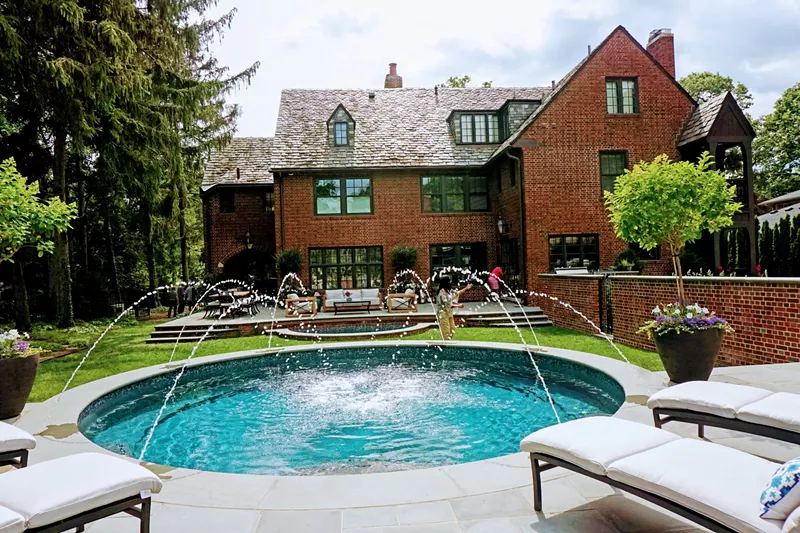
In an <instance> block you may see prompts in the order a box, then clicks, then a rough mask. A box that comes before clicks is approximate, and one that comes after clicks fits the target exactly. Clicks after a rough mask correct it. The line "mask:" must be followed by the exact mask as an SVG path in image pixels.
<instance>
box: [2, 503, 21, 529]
mask: <svg viewBox="0 0 800 533" xmlns="http://www.w3.org/2000/svg"><path fill="white" fill-rule="evenodd" d="M24 529H25V519H24V518H22V517H21V516H20V515H19V514H17V513H15V512H14V511H12V510H11V509H6V508H5V507H2V506H0V533H21V532H22V531H23V530H24Z"/></svg>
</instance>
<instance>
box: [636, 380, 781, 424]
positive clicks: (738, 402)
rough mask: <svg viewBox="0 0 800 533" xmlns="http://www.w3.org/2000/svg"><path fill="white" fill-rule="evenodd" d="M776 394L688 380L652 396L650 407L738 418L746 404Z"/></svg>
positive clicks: (743, 387) (751, 388)
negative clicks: (739, 411)
mask: <svg viewBox="0 0 800 533" xmlns="http://www.w3.org/2000/svg"><path fill="white" fill-rule="evenodd" d="M771 394H773V393H772V391H768V390H764V389H759V388H756V387H747V386H744V385H734V384H731V383H719V382H715V381H688V382H686V383H681V384H680V385H673V386H672V387H668V388H666V389H663V390H661V391H659V392H657V393H655V394H654V395H652V396H651V397H650V399H649V400H648V402H647V407H649V408H650V409H655V408H656V407H660V408H662V409H686V410H689V411H697V412H700V413H708V414H710V415H716V416H722V417H725V418H735V417H736V412H737V411H738V410H739V409H740V408H741V407H743V406H745V405H747V404H749V403H753V402H757V401H759V400H762V399H764V398H766V397H767V396H769V395H771Z"/></svg>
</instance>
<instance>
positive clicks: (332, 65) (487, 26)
mask: <svg viewBox="0 0 800 533" xmlns="http://www.w3.org/2000/svg"><path fill="white" fill-rule="evenodd" d="M765 4H766V5H769V4H772V5H774V6H775V9H780V11H781V13H782V14H785V13H792V16H794V12H795V11H796V12H797V13H798V17H800V9H798V10H795V8H797V7H798V5H800V0H762V1H760V2H758V3H757V6H758V7H756V4H754V1H753V0H733V4H732V3H731V2H730V1H727V2H726V1H723V0H715V1H713V2H712V1H709V2H702V3H697V4H696V5H695V4H693V5H692V9H691V10H688V9H686V5H685V4H682V3H678V2H674V3H673V2H663V1H656V0H644V1H638V0H609V1H604V2H596V1H594V0H536V1H530V0H527V1H516V2H498V3H494V4H491V3H490V4H487V3H486V2H476V1H475V0H460V1H456V0H408V1H405V2H392V3H389V2H382V1H375V0H349V1H348V0H345V1H339V2H328V1H324V0H293V1H292V2H276V1H275V0H221V2H220V4H219V5H218V6H217V8H215V13H216V14H220V13H223V12H226V11H228V10H230V9H231V8H233V7H236V8H238V14H237V16H236V17H235V19H234V21H233V26H232V28H231V29H230V30H229V31H228V33H227V35H226V36H225V39H224V41H223V42H222V43H221V44H219V45H217V46H216V47H215V51H216V53H217V55H218V57H219V59H220V61H221V63H222V64H225V65H229V66H231V68H232V70H234V71H235V70H236V69H242V68H245V67H246V66H249V65H250V64H252V63H253V62H254V61H260V62H261V68H260V70H259V72H258V74H257V76H256V78H255V79H254V81H253V84H252V85H251V86H250V87H249V88H246V89H244V90H241V91H239V92H237V93H236V94H235V95H233V97H232V100H233V101H235V102H237V103H239V104H240V105H241V106H242V111H243V116H242V118H241V119H240V122H239V134H240V135H252V136H264V135H272V133H273V131H274V127H275V119H276V115H277V109H278V102H279V99H280V91H281V89H284V88H292V87H306V88H338V87H341V88H352V87H382V85H383V77H384V76H385V74H386V72H387V70H388V63H389V62H391V61H394V62H397V63H398V64H399V67H398V69H399V73H400V75H402V76H403V78H404V83H405V85H406V86H415V87H418V86H432V85H434V84H436V83H439V82H441V81H443V80H445V79H446V78H447V77H449V76H452V75H461V74H469V75H470V76H472V78H473V80H474V81H476V82H480V81H483V80H487V79H491V80H493V81H494V82H495V85H543V84H548V83H549V82H550V80H551V79H558V78H560V77H561V76H563V75H564V74H565V73H566V72H567V71H568V70H569V69H570V68H572V66H573V65H574V64H575V62H577V61H578V60H579V59H580V57H582V56H583V54H585V53H586V45H587V44H592V45H597V44H598V43H599V41H600V39H602V38H603V37H605V35H607V34H608V33H609V32H610V31H611V30H612V29H613V28H614V27H615V26H616V25H617V24H624V25H625V26H626V27H627V28H628V29H629V30H630V31H631V33H633V35H634V36H635V37H636V38H638V39H639V40H640V41H644V40H646V38H647V32H648V31H649V30H650V29H653V28H657V27H670V26H671V27H673V29H674V31H675V34H676V46H677V48H678V50H677V52H678V72H679V74H686V73H688V72H691V71H693V70H700V69H702V70H714V71H716V70H720V71H723V70H724V68H730V69H731V70H733V68H734V67H731V66H732V65H735V68H736V69H739V70H738V71H737V72H734V73H731V72H723V73H724V74H726V75H729V76H732V77H734V79H740V78H741V81H744V82H745V83H746V84H747V83H748V82H749V80H748V79H747V78H748V75H749V76H753V79H755V78H756V77H757V78H758V81H759V84H760V85H759V86H758V88H757V89H758V93H757V94H758V95H759V96H758V97H757V100H756V104H757V106H758V107H761V105H760V104H761V102H759V101H758V98H761V97H764V98H769V97H770V96H769V95H770V94H772V93H774V92H780V91H782V90H783V89H785V86H784V87H774V86H769V85H770V81H769V80H770V79H771V78H772V77H774V76H776V75H777V74H779V73H780V70H781V68H782V67H780V66H779V62H780V61H781V60H782V59H783V56H784V55H785V54H780V55H773V56H772V57H771V58H770V61H771V63H769V62H764V61H763V57H764V55H763V51H764V47H765V43H757V44H758V45H759V46H758V47H757V48H758V50H759V52H761V53H760V54H759V55H757V56H754V57H752V58H750V57H747V56H746V52H743V51H742V48H738V49H736V50H735V51H734V52H732V53H729V52H728V51H727V50H726V49H725V46H724V45H723V46H709V43H714V42H715V35H716V34H719V33H720V32H721V33H723V34H725V35H730V36H731V37H733V38H734V39H735V38H736V35H735V34H736V33H737V32H739V31H740V28H738V27H737V26H736V25H732V24H730V23H726V24H721V25H716V24H715V25H709V24H708V23H707V21H708V20H709V18H708V17H709V16H711V14H712V13H714V12H719V10H723V11H724V10H728V11H726V12H727V13H731V12H734V13H738V15H736V16H738V17H739V19H741V22H740V25H741V26H742V28H743V29H742V30H741V31H744V28H747V31H748V32H750V33H749V34H748V38H749V39H753V37H752V32H753V31H754V30H753V28H752V26H753V25H756V26H757V25H758V24H759V21H760V20H763V19H764V16H765V15H764V12H765V11H767V8H766V7H765ZM731 5H733V9H729V6H731ZM753 9H756V13H757V16H751V13H753V11H752V10H753ZM729 16H734V15H729ZM712 19H713V17H712ZM756 29H757V28H756ZM773 33H774V32H773ZM740 38H741V37H740ZM795 51H796V52H798V53H800V46H795ZM733 55H735V57H732V56H733ZM771 64H775V65H777V66H775V67H774V68H775V70H773V71H771V70H769V68H772V67H768V65H771ZM687 65H691V68H690V69H689V70H687V68H686V66H687ZM715 65H719V66H718V67H715ZM751 65H757V66H756V67H752V66H751ZM759 68H760V69H761V70H758V69H759ZM748 69H755V70H752V71H749V70H748ZM795 71H796V68H795ZM739 72H741V75H740V74H739ZM782 83H783V82H782ZM751 89H753V87H751ZM753 92H754V94H756V90H755V89H754V90H753ZM770 105H771V102H770ZM767 110H768V109H767Z"/></svg>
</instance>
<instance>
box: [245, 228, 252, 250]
mask: <svg viewBox="0 0 800 533" xmlns="http://www.w3.org/2000/svg"><path fill="white" fill-rule="evenodd" d="M244 244H245V246H247V249H248V250H249V249H250V248H252V247H253V242H252V241H251V240H250V230H247V233H245V234H244Z"/></svg>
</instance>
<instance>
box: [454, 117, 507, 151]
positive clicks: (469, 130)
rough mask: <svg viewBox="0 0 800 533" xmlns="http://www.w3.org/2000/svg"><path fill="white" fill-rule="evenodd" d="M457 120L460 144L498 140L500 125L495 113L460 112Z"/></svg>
mask: <svg viewBox="0 0 800 533" xmlns="http://www.w3.org/2000/svg"><path fill="white" fill-rule="evenodd" d="M459 120H460V126H461V143H462V144H480V143H498V142H500V126H499V124H498V122H497V115H495V114H489V113H475V114H462V115H461V118H460V119H459Z"/></svg>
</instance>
